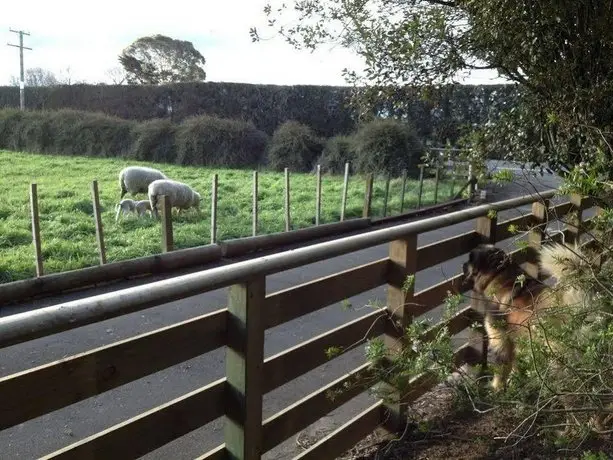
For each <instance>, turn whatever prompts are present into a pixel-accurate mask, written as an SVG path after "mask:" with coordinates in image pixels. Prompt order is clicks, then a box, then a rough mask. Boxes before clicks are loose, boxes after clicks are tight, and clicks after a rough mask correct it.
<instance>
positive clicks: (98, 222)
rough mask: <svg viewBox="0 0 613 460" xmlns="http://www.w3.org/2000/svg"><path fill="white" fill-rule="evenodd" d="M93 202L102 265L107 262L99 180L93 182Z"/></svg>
mask: <svg viewBox="0 0 613 460" xmlns="http://www.w3.org/2000/svg"><path fill="white" fill-rule="evenodd" d="M92 202H93V204H94V223H95V224H96V241H97V242H98V254H99V256H100V265H104V264H105V263H106V249H105V247H104V232H103V231H102V217H101V216H100V195H99V194H98V181H97V180H95V181H93V182H92Z"/></svg>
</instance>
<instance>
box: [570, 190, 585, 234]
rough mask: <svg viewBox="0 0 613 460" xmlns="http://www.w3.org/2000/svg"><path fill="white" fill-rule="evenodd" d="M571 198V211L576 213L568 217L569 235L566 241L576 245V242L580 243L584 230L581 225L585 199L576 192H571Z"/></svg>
mask: <svg viewBox="0 0 613 460" xmlns="http://www.w3.org/2000/svg"><path fill="white" fill-rule="evenodd" d="M569 198H570V203H571V205H572V208H571V210H570V212H571V213H573V214H576V215H574V216H572V217H571V218H570V219H568V222H567V224H568V236H567V238H566V243H567V244H569V245H574V244H575V243H579V240H580V238H581V233H582V232H583V229H582V228H581V227H582V223H583V210H584V209H585V200H584V199H583V197H582V196H581V195H577V194H576V193H573V194H571V195H570V197H569Z"/></svg>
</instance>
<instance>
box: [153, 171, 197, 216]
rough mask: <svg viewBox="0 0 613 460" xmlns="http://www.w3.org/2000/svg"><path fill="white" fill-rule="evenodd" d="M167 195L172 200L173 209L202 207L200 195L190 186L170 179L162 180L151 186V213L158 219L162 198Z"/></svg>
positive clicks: (154, 182)
mask: <svg viewBox="0 0 613 460" xmlns="http://www.w3.org/2000/svg"><path fill="white" fill-rule="evenodd" d="M162 195H166V196H167V197H168V199H169V200H170V206H171V208H177V209H178V210H181V209H188V208H191V207H193V208H196V209H198V208H199V206H200V194H199V193H198V192H196V191H195V190H194V189H192V188H191V187H190V186H189V185H187V184H184V183H182V182H177V181H174V180H170V179H160V180H156V181H153V182H151V184H149V201H150V202H151V212H152V214H153V215H154V216H156V217H157V211H158V204H159V200H160V196H162Z"/></svg>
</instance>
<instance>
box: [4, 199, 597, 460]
mask: <svg viewBox="0 0 613 460" xmlns="http://www.w3.org/2000/svg"><path fill="white" fill-rule="evenodd" d="M553 196H554V191H549V192H546V193H544V194H540V195H539V196H527V197H521V198H517V199H512V200H506V201H503V202H499V203H495V204H494V205H483V206H477V207H474V208H471V209H466V210H462V211H457V212H453V213H449V214H447V215H444V216H438V217H434V218H431V219H427V220H424V221H418V222H412V223H408V224H402V225H397V226H395V227H390V228H386V229H381V230H377V231H374V232H370V233H367V234H361V235H354V236H351V237H345V238H339V239H337V240H334V241H329V242H324V243H319V244H315V245H312V246H308V247H304V248H299V249H295V250H293V251H288V252H285V253H279V254H273V255H270V256H264V257H259V258H257V259H252V260H247V261H244V262H238V263H235V264H231V265H228V266H224V267H216V268H212V269H209V270H206V271H201V272H197V273H193V274H189V275H183V276H177V277H175V278H171V279H167V280H163V281H157V282H155V283H150V284H147V285H143V286H137V287H134V288H129V289H123V290H120V291H115V292H111V293H107V294H102V295H99V296H94V297H90V298H86V299H82V300H78V301H72V302H66V303H63V304H59V305H54V306H51V307H45V308H41V309H39V310H36V311H30V312H25V313H20V314H16V315H12V316H8V317H4V318H0V347H7V346H11V345H16V344H19V343H22V342H25V341H27V340H31V339H35V338H39V337H44V336H46V335H49V334H54V333H58V332H62V331H66V330H69V329H73V328H76V327H79V326H83V325H86V324H91V323H94V322H97V321H101V320H104V319H108V318H113V317H117V316H120V315H123V314H126V313H130V312H134V311H138V310H142V309H145V308H148V307H151V306H155V305H160V304H164V303H166V302H170V301H173V300H178V299H182V298H185V297H189V296H193V295H196V294H201V293H204V292H207V291H211V290H214V289H218V288H222V287H230V293H229V297H228V299H229V303H228V308H224V309H220V310H217V311H214V312H212V313H209V314H206V315H201V316H198V317H196V318H192V319H189V320H185V321H182V322H180V323H178V324H174V325H171V326H167V327H163V328H159V329H157V330H154V331H151V332H148V333H144V334H140V335H137V336H135V337H131V338H128V339H124V340H121V341H118V342H116V343H112V344H110V345H106V346H102V347H98V348H96V349H93V350H90V351H87V352H84V353H79V354H76V355H74V356H69V357H66V358H63V359H61V360H58V361H55V362H52V363H49V364H45V365H41V366H38V367H35V368H32V369H28V370H25V371H22V372H19V373H16V374H13V375H9V376H6V377H4V378H0V405H1V406H2V408H3V409H2V411H1V412H0V429H5V428H8V427H11V426H15V425H17V424H19V423H23V422H27V421H28V420H31V419H33V418H36V417H39V416H41V415H44V414H47V413H49V412H52V411H54V410H57V409H60V408H63V407H66V406H69V405H71V404H74V403H76V402H79V401H82V400H85V399H87V398H90V397H91V396H95V395H97V394H100V393H103V392H105V391H109V390H112V389H114V388H117V387H120V386H121V385H124V384H127V383H130V382H134V381H136V380H138V379H139V378H141V377H144V376H147V375H150V374H153V373H155V372H158V371H160V370H163V369H166V368H169V367H171V366H174V365H177V364H179V363H181V362H184V361H186V360H189V359H192V358H194V357H196V356H199V355H202V354H204V353H207V352H210V351H212V350H215V349H219V348H222V347H225V349H226V353H227V356H226V363H227V366H228V367H227V373H226V375H227V377H226V378H222V379H220V380H217V381H215V382H212V383H209V384H207V385H204V386H202V387H201V388H199V389H197V390H194V391H192V392H190V393H188V394H186V395H183V396H181V397H178V398H175V399H173V400H171V401H167V402H165V403H163V404H161V405H159V406H157V407H154V408H152V409H150V410H149V411H147V412H145V413H142V414H140V415H138V416H135V417H132V418H130V419H128V420H125V421H123V422H121V423H118V424H116V425H114V426H111V427H109V428H107V429H106V430H103V431H101V432H99V433H96V434H94V435H92V436H89V437H87V438H85V439H82V440H80V441H77V442H75V443H73V444H71V445H69V446H66V447H64V448H62V449H60V450H57V451H55V452H53V453H50V454H49V455H47V456H45V457H43V458H48V459H52V458H53V459H59V458H61V459H82V458H96V459H106V458H111V457H117V458H122V459H124V458H126V459H127V458H138V457H139V456H142V455H144V454H146V453H148V452H151V451H152V450H154V449H157V448H159V447H161V446H163V445H165V444H167V443H169V442H171V441H173V440H175V439H177V438H179V437H181V436H183V435H185V434H187V433H189V432H191V431H193V430H195V429H197V428H199V427H202V426H204V425H206V424H207V423H209V422H212V421H214V420H216V419H218V418H220V417H225V426H226V432H225V439H226V444H224V445H221V446H219V447H217V448H215V449H213V450H211V451H209V452H206V453H204V454H203V455H201V456H200V457H198V458H201V459H209V460H210V459H223V458H228V456H230V457H232V458H239V459H256V458H260V456H261V454H263V453H264V452H267V451H269V450H271V449H273V448H274V447H276V446H278V445H279V444H281V443H282V442H283V441H285V440H287V439H289V438H290V437H291V436H293V435H295V434H296V433H299V432H300V431H301V430H303V429H305V428H306V427H308V426H309V425H310V424H312V423H314V422H316V421H317V420H318V419H319V418H320V417H322V416H324V415H325V414H328V413H330V412H331V411H333V410H335V409H337V408H338V407H340V406H341V405H343V404H345V403H347V402H348V401H350V400H351V399H352V398H354V397H356V396H358V395H359V394H361V393H363V392H364V391H366V390H368V389H369V388H371V387H373V386H374V385H376V384H377V383H378V382H376V381H375V380H374V379H373V376H374V374H373V372H372V369H371V366H370V363H364V364H360V365H359V366H357V367H356V368H354V369H353V370H351V371H350V372H348V373H347V374H345V375H343V376H341V377H339V378H337V379H336V380H334V381H333V382H331V383H329V384H326V385H324V386H323V387H321V388H319V389H317V390H316V391H313V392H312V393H310V394H308V395H304V396H302V397H301V398H300V399H298V401H296V402H295V403H293V404H291V405H289V406H288V407H286V408H284V409H283V410H281V411H279V412H277V413H276V414H273V415H272V416H270V417H268V418H267V419H265V420H262V418H261V401H262V396H263V395H265V394H267V393H269V392H271V391H273V390H275V389H277V388H279V387H281V386H283V385H285V384H287V383H289V382H291V381H293V380H294V379H296V378H298V377H300V376H302V375H304V374H306V373H308V372H311V371H313V370H314V369H316V368H318V367H319V366H321V365H323V364H325V363H328V362H330V360H331V359H339V358H338V357H335V358H332V357H331V356H329V355H328V354H327V352H326V351H327V350H328V349H330V348H332V347H334V348H336V349H339V350H341V351H342V352H347V351H349V350H352V349H355V348H356V347H362V346H363V345H364V343H365V342H366V341H367V340H369V339H373V338H377V337H384V336H385V337H386V340H387V338H388V335H389V329H390V327H389V326H390V324H391V323H390V320H393V321H396V320H401V321H408V320H410V318H413V317H417V316H420V315H422V314H424V313H427V312H429V311H431V310H433V309H434V308H436V307H438V306H440V305H441V304H443V303H444V301H445V299H446V297H447V296H448V293H449V292H452V293H463V292H464V291H465V289H464V287H463V286H462V275H461V274H456V275H454V276H451V277H450V278H448V279H446V280H444V281H442V282H440V283H438V284H436V285H434V286H430V287H428V288H426V289H423V290H421V291H419V292H413V291H412V289H409V290H407V291H404V289H403V291H402V292H400V291H399V286H403V282H404V281H405V279H404V277H405V276H406V275H414V274H415V273H416V272H418V271H420V270H423V269H426V268H429V267H433V266H435V265H437V264H440V263H441V262H445V261H447V260H450V259H453V258H455V257H458V256H462V255H464V254H466V253H467V252H469V251H470V250H471V249H472V248H473V247H475V246H476V245H477V244H479V243H480V242H491V243H495V242H496V241H500V240H501V238H502V239H504V238H508V237H509V236H512V235H513V234H514V232H513V231H512V228H513V227H518V228H522V229H523V230H524V231H525V230H527V229H528V227H530V229H529V230H528V231H529V235H528V236H529V242H530V247H529V248H528V249H523V248H520V249H517V250H515V251H511V253H510V254H511V255H512V257H513V258H514V260H515V261H516V262H518V263H522V264H526V266H527V267H528V268H534V264H535V257H534V256H535V250H536V249H537V248H538V246H539V245H540V244H541V241H542V240H543V228H542V226H543V224H546V223H547V219H548V218H549V217H554V216H555V218H560V217H563V216H564V215H565V214H566V213H571V212H573V211H574V210H577V211H578V212H579V214H580V213H581V212H582V210H583V209H585V208H586V207H587V206H589V205H590V203H589V202H588V201H587V200H584V201H581V200H578V199H577V198H576V197H573V199H572V200H571V203H570V205H569V204H568V203H564V204H561V205H557V206H553V207H550V206H549V204H548V202H547V200H548V199H549V198H551V197H553ZM541 200H542V201H541ZM532 203H534V204H533V205H532V213H531V214H529V215H527V216H521V217H518V218H514V219H510V220H507V221H505V222H500V223H498V222H497V219H496V217H495V213H492V212H491V210H504V209H511V208H515V207H518V206H523V205H526V204H532ZM474 218H479V219H478V221H477V225H476V230H473V231H470V232H466V233H463V234H460V235H457V236H454V237H451V238H448V239H445V240H442V241H439V242H437V243H433V244H428V245H425V246H422V247H420V248H417V235H418V234H419V233H422V232H426V231H430V230H435V229H439V228H442V227H445V226H448V225H452V224H455V223H460V222H464V221H467V220H470V219H474ZM588 224H589V222H588V220H584V221H581V222H579V223H578V224H577V225H576V226H572V225H570V226H568V227H567V228H566V229H565V230H563V231H562V232H561V233H559V234H556V235H554V237H553V238H552V239H553V240H554V241H555V240H558V241H559V240H561V239H562V238H569V239H570V238H575V237H577V235H579V234H580V233H581V231H582V229H584V228H585V227H586V226H587V225H588ZM535 225H536V226H535ZM539 226H540V227H539ZM509 227H511V229H509ZM382 243H391V244H390V255H389V257H386V258H383V259H380V260H376V261H373V262H370V263H367V264H363V265H360V266H358V267H354V268H350V269H347V270H344V271H342V272H339V273H335V274H333V275H329V276H325V277H322V278H319V279H316V280H314V281H310V282H307V283H303V284H300V285H295V286H293V287H291V288H288V289H284V290H281V291H277V292H274V293H271V294H266V292H265V282H266V276H267V275H270V274H273V273H277V272H280V271H283V270H287V269H291V268H295V267H298V266H301V265H306V264H310V263H313V262H317V261H321V260H325V259H329V258H332V257H335V256H338V255H342V254H346V253H349V252H353V251H358V250H361V249H366V248H368V247H372V246H376V245H379V244H382ZM458 268H459V267H458ZM536 273H537V274H538V269H537V272H536ZM382 285H387V286H388V303H387V305H386V306H384V307H382V308H378V309H374V310H373V311H371V312H369V313H367V314H365V315H363V316H361V317H360V318H358V319H355V320H353V321H350V322H347V323H345V324H343V325H341V326H338V327H336V328H334V329H332V330H329V331H326V332H324V333H321V334H319V335H317V336H315V337H313V338H310V339H308V340H305V341H303V342H301V343H299V344H298V345H296V346H293V347H291V348H289V349H287V350H284V351H282V352H280V353H277V354H275V355H273V356H270V357H268V358H266V359H264V358H263V343H264V331H265V330H266V329H269V328H273V327H275V326H278V325H280V324H283V323H286V322H288V321H291V320H294V319H297V318H299V317H301V316H304V315H306V314H308V313H312V312H315V311H317V310H320V309H322V308H324V307H326V306H328V305H332V304H335V303H337V302H339V301H342V300H344V299H347V298H350V297H353V296H355V295H358V294H360V293H363V292H366V291H369V290H371V289H374V288H376V287H379V286H382ZM392 294H393V295H392ZM393 299H396V300H398V299H404V300H406V301H408V303H407V304H404V305H401V307H400V309H401V312H400V313H398V312H397V311H396V309H395V308H394V305H393V302H392V300H393ZM479 321H481V315H480V314H479V313H478V312H477V311H475V310H474V309H473V308H472V307H471V306H468V307H464V308H462V309H460V310H459V311H458V312H457V313H455V314H454V315H452V316H451V317H445V318H444V319H443V320H442V321H440V322H438V323H436V324H434V325H432V326H431V327H430V329H428V330H427V331H426V332H425V333H424V334H423V336H422V337H421V338H422V339H423V340H431V339H432V338H433V337H435V335H436V333H437V332H438V331H439V330H440V329H441V328H444V327H446V328H447V329H448V331H449V333H450V334H451V335H456V334H459V333H461V332H462V331H464V330H466V329H467V328H469V327H470V326H471V325H472V324H474V323H475V322H479ZM473 345H474V344H470V343H466V344H464V345H462V346H461V347H460V348H459V349H458V350H456V354H455V359H456V363H457V364H458V365H460V364H464V363H469V364H475V363H477V362H479V361H480V360H482V359H483V356H484V355H483V353H482V351H483V350H479V351H477V350H475V347H474V346H473ZM484 350H485V349H484ZM435 383H436V380H435V379H434V378H433V376H432V375H430V374H428V373H426V374H423V375H420V376H417V377H415V378H414V379H413V380H412V381H411V383H410V386H409V390H410V391H409V394H408V395H406V396H407V397H406V398H404V399H405V400H406V401H408V402H410V401H414V400H415V399H416V398H418V397H419V396H421V395H423V394H424V393H425V392H427V391H429V389H431V388H432V386H433V385H434V384H435ZM330 392H334V394H335V397H334V398H330V397H329V394H330ZM254 411H255V412H254ZM390 411H393V408H392V407H390V406H389V404H388V403H385V402H384V401H378V402H376V403H374V404H373V405H371V406H370V407H369V408H367V409H366V410H365V411H363V412H362V413H360V414H358V415H357V416H356V417H354V418H353V419H352V420H350V421H349V422H347V423H346V424H344V425H343V426H341V427H339V428H338V429H337V430H335V431H334V432H332V433H330V434H329V435H327V436H326V437H324V438H323V439H321V440H319V441H318V442H317V443H316V444H315V445H313V446H311V447H310V448H309V449H308V450H306V451H304V452H303V453H301V454H299V455H298V457H296V458H309V459H310V458H312V459H332V458H335V457H336V456H338V455H340V454H342V453H343V452H345V451H346V450H347V449H349V448H351V447H352V446H353V445H354V444H355V443H357V442H358V441H359V440H361V439H362V438H364V437H365V436H366V435H367V434H369V433H370V432H372V431H373V430H374V429H375V428H377V427H378V426H385V427H386V428H387V429H391V428H390V426H389V424H388V422H386V421H388V420H389V417H388V416H389V414H390Z"/></svg>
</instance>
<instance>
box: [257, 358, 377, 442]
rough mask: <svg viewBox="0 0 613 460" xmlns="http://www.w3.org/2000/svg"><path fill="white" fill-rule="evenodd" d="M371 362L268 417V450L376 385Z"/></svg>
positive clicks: (265, 438) (265, 431)
mask: <svg viewBox="0 0 613 460" xmlns="http://www.w3.org/2000/svg"><path fill="white" fill-rule="evenodd" d="M370 366H371V363H366V364H363V365H361V366H359V367H358V368H356V369H354V370H352V371H351V372H349V373H347V374H345V375H343V376H342V377H340V378H338V379H336V380H335V381H334V382H331V383H330V384H328V385H326V386H324V387H322V388H320V389H318V390H317V391H314V392H313V393H311V394H310V395H308V396H306V397H304V398H302V399H301V400H299V401H297V402H295V403H294V404H292V405H290V406H288V407H286V408H285V409H283V410H281V411H279V412H277V413H276V414H274V415H273V416H271V417H269V418H268V419H266V420H265V421H264V451H266V452H267V451H269V450H271V449H272V448H274V447H275V446H277V445H278V444H280V443H282V442H283V441H285V440H286V439H288V438H289V437H290V436H292V435H294V434H296V433H298V432H299V431H301V430H303V429H305V428H306V427H307V426H309V425H310V424H312V423H315V422H316V421H317V420H319V419H320V418H321V417H323V416H324V415H326V414H328V413H330V412H332V411H333V410H334V409H336V408H338V407H340V406H342V405H343V404H345V403H346V402H347V401H349V400H350V399H352V398H354V397H356V396H357V395H359V394H360V393H362V392H363V391H364V390H366V389H367V388H368V387H369V386H372V384H373V383H374V382H373V381H371V380H370V379H371V378H372V373H371V371H370ZM331 392H332V393H333V394H334V397H333V398H331V397H330V393H331Z"/></svg>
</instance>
